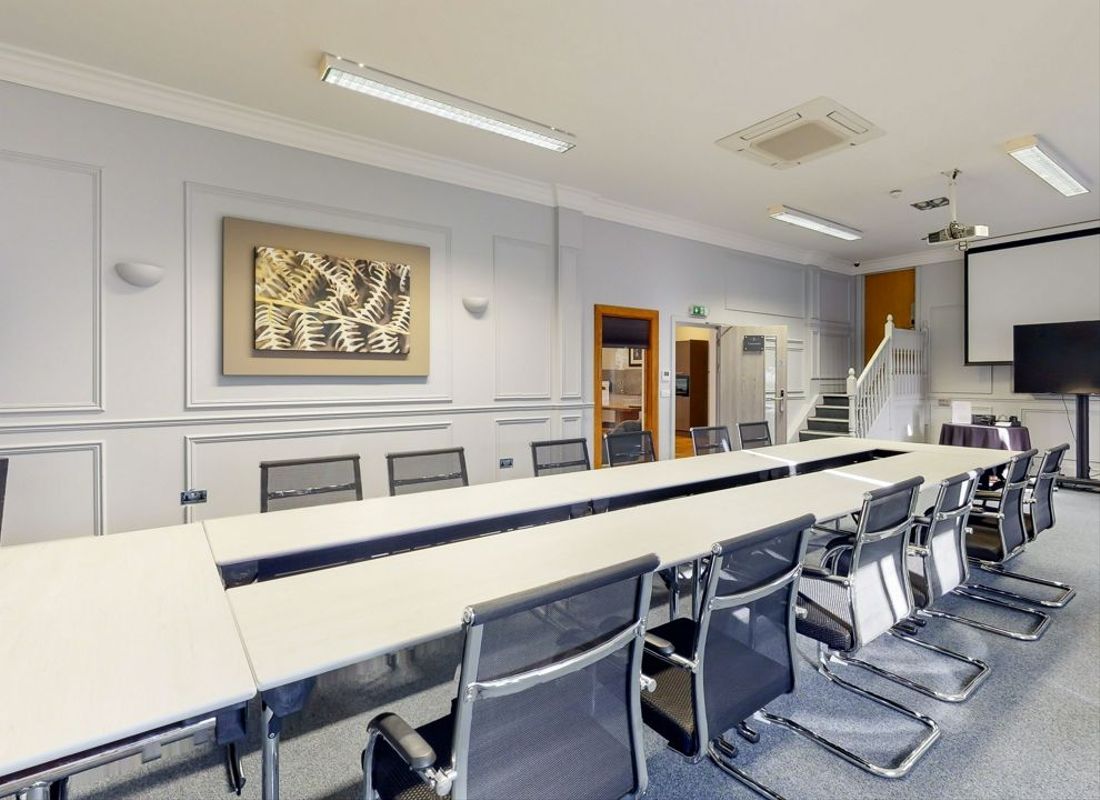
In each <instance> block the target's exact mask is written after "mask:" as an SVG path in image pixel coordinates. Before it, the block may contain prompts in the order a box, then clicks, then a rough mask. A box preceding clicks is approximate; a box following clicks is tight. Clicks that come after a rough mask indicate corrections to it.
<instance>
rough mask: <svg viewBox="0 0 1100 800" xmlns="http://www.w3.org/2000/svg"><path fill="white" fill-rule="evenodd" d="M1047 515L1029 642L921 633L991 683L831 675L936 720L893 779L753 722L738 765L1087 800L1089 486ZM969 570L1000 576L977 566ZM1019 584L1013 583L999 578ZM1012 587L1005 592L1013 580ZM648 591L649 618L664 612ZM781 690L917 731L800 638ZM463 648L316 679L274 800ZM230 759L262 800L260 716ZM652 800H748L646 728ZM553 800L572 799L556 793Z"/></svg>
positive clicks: (958, 792)
mask: <svg viewBox="0 0 1100 800" xmlns="http://www.w3.org/2000/svg"><path fill="white" fill-rule="evenodd" d="M1056 508H1057V511H1058V525H1057V527H1056V528H1054V529H1053V530H1051V531H1048V532H1047V533H1045V534H1044V535H1043V536H1042V537H1041V538H1040V540H1039V541H1038V542H1036V543H1035V544H1034V545H1032V546H1031V548H1029V550H1028V551H1027V553H1025V554H1024V555H1023V556H1021V557H1020V558H1018V559H1016V561H1015V562H1014V563H1013V569H1015V570H1018V571H1020V572H1025V573H1030V574H1034V575H1038V576H1043V577H1049V578H1056V579H1059V580H1063V581H1066V582H1068V583H1070V584H1072V585H1074V586H1075V587H1076V588H1077V590H1078V594H1077V597H1076V598H1075V599H1074V600H1073V601H1072V602H1071V603H1070V604H1069V605H1068V606H1067V607H1065V608H1063V609H1056V610H1054V611H1052V616H1053V617H1054V622H1053V624H1052V626H1051V628H1050V629H1049V630H1048V632H1047V634H1046V635H1045V636H1044V637H1043V638H1042V639H1040V640H1039V641H1038V642H1033V643H1028V642H1017V641H1012V640H1009V639H1005V638H1003V637H998V636H994V635H991V634H988V633H983V632H980V631H978V630H974V629H972V628H968V627H965V626H962V625H957V624H954V623H951V622H946V621H941V620H933V621H931V622H929V624H928V626H927V628H926V629H925V631H924V632H923V634H922V637H923V638H925V639H927V640H928V641H933V642H936V643H940V644H943V645H945V646H947V647H950V648H952V649H955V650H958V651H961V652H965V653H968V654H970V655H973V656H976V657H978V658H981V659H983V660H985V661H986V662H988V663H989V664H990V666H991V667H992V668H993V672H992V674H991V675H990V676H989V679H988V680H987V681H986V682H985V684H984V685H983V686H981V687H980V688H979V689H978V691H977V693H976V694H975V695H974V696H973V697H972V699H971V700H970V701H969V702H967V703H964V704H960V705H952V704H946V703H941V702H938V701H936V700H933V699H931V698H928V697H924V696H922V695H918V694H915V693H913V692H911V691H908V690H906V689H904V688H901V687H899V686H897V685H895V684H893V683H890V682H888V681H884V680H882V679H880V678H876V677H875V676H872V675H870V674H867V673H864V672H862V671H860V670H855V669H851V668H846V667H840V668H838V669H840V670H843V671H844V673H843V674H844V676H845V677H846V678H850V679H851V680H853V682H856V683H858V684H860V685H862V686H866V687H868V688H871V689H873V690H875V691H878V692H880V693H881V694H884V695H886V696H888V697H891V698H894V699H896V700H898V701H899V702H902V703H904V704H906V705H908V706H910V707H911V708H913V709H916V710H917V711H920V712H922V713H924V714H927V715H929V716H931V717H933V718H934V719H935V720H937V721H938V722H939V723H940V725H941V727H942V729H943V735H942V737H941V739H940V740H939V741H938V742H937V743H936V744H935V745H934V746H933V747H932V749H931V750H930V751H929V752H928V753H927V755H926V756H925V758H924V759H923V760H922V761H921V762H920V763H918V764H917V766H916V767H915V768H914V770H913V771H912V773H910V775H909V776H908V777H906V778H904V779H902V780H893V781H891V780H885V779H881V778H875V777H873V776H871V775H868V774H866V773H864V772H862V771H861V770H859V769H857V768H855V767H854V766H851V765H850V764H847V763H845V762H843V761H841V760H839V759H838V758H836V757H835V756H833V755H831V754H829V753H827V752H825V751H824V750H822V749H821V748H819V747H817V746H816V745H814V744H812V743H811V742H808V741H806V740H804V739H802V738H800V737H798V736H797V735H795V734H793V733H790V732H789V731H786V730H783V729H781V728H776V727H770V726H767V725H757V726H756V727H757V728H758V729H759V731H760V733H761V740H760V743H759V744H757V745H748V744H745V743H743V742H742V741H741V740H740V739H739V738H737V737H734V741H735V742H736V743H737V744H738V746H739V748H740V751H741V754H740V755H739V757H738V759H737V761H738V763H739V765H740V766H741V767H742V768H743V769H745V770H746V771H748V772H749V773H750V774H751V775H753V776H754V777H755V778H757V779H758V780H760V781H762V782H763V783H765V784H766V785H769V786H771V787H772V788H774V789H775V790H776V791H778V792H780V793H781V794H783V795H785V796H786V797H788V798H791V800H794V799H795V798H834V797H845V798H921V799H922V800H927V799H929V798H966V799H967V800H974V799H976V798H978V799H980V798H998V799H1001V800H1014V799H1015V798H1019V800H1036V798H1050V799H1051V800H1054V799H1055V798H1057V799H1059V800H1062V799H1063V798H1081V799H1082V800H1086V799H1087V800H1093V799H1095V798H1100V495H1095V494H1085V493H1081V492H1071V491H1061V492H1059V493H1058V494H1057V495H1056ZM975 577H976V579H977V580H980V581H982V582H986V583H990V584H1004V581H1003V580H1002V579H998V578H995V577H989V576H985V575H983V574H982V573H975ZM1013 583H1017V582H1013ZM1018 587H1019V584H1018V583H1017V585H1016V586H1014V587H1013V588H1018ZM659 600H660V598H656V602H655V606H654V612H653V619H652V621H651V624H657V623H659V622H661V621H663V617H664V616H666V615H667V612H665V611H664V610H663V609H664V606H663V604H661V603H660V602H659ZM942 607H943V608H944V609H945V610H955V611H957V612H958V613H962V614H966V615H968V616H972V617H978V618H981V619H984V620H987V621H991V622H994V623H1000V624H1005V625H1021V624H1026V623H1025V622H1024V621H1023V620H1020V619H1017V618H1014V615H1011V614H1009V613H1007V612H1001V611H999V610H997V609H993V608H989V607H984V606H983V605H981V604H977V603H973V602H969V601H965V600H962V599H956V598H949V599H946V600H944V601H943V603H942ZM800 647H801V648H802V649H803V651H804V655H805V656H806V658H805V659H803V663H802V664H801V666H800V671H799V676H798V678H799V685H798V689H797V691H796V692H795V694H793V695H790V696H788V697H785V698H782V699H781V700H778V701H776V702H774V703H773V704H771V706H769V710H771V711H773V712H775V713H778V714H781V715H785V716H790V717H792V718H794V719H797V720H798V721H799V722H802V723H803V724H805V725H807V726H808V727H810V728H813V729H815V730H817V731H818V732H819V733H822V734H823V735H826V736H828V737H830V738H835V739H837V740H838V741H840V742H842V743H844V744H845V745H846V746H849V747H851V748H853V749H856V750H857V751H859V752H862V753H866V754H868V755H870V756H873V757H875V756H877V757H878V758H884V759H889V758H891V757H892V756H893V754H894V753H896V752H897V750H898V749H900V748H904V747H907V746H909V745H910V744H911V743H913V742H914V741H916V739H917V737H919V736H920V734H921V729H920V728H919V726H917V725H915V724H914V723H913V722H912V721H910V720H906V719H904V718H902V717H900V716H898V715H896V714H894V713H892V712H890V711H888V710H886V709H884V708H882V707H881V706H878V705H876V704H874V703H872V702H870V701H868V700H866V699H863V698H860V697H858V696H856V695H854V694H851V693H849V692H846V691H844V690H843V689H841V688H838V687H836V686H834V685H832V684H830V683H829V682H828V681H826V680H825V679H824V678H822V677H821V676H820V675H819V674H817V673H816V672H815V671H814V669H813V668H812V666H811V662H810V659H811V658H812V656H813V653H814V649H813V643H812V642H810V641H809V640H800ZM460 651H461V642H460V640H459V639H458V638H457V637H452V638H450V639H447V640H444V641H440V642H434V643H432V644H430V645H425V646H422V647H420V648H417V649H416V651H415V652H413V653H411V654H408V653H406V654H402V656H401V661H400V663H399V667H398V669H396V670H392V669H390V668H388V667H387V666H386V664H385V663H384V662H382V661H378V662H372V663H368V664H363V665H360V666H358V667H355V668H350V669H346V670H341V671H339V672H336V673H332V674H329V675H325V676H322V678H321V679H320V681H319V683H318V687H317V691H316V692H315V693H314V695H313V697H312V699H311V701H310V703H309V705H308V707H307V709H306V711H305V712H303V713H302V714H300V715H298V716H296V717H294V718H292V719H290V720H289V721H288V723H287V726H286V730H285V733H284V739H283V746H282V751H281V759H282V797H283V798H285V800H351V799H352V798H355V797H357V789H358V784H359V779H360V769H359V762H358V758H359V752H360V750H361V749H362V746H363V740H364V728H365V726H366V723H367V721H368V720H369V719H370V717H371V716H373V715H374V714H375V713H377V712H378V711H380V710H383V709H389V710H394V711H397V712H399V713H401V714H402V715H403V716H404V717H405V718H406V719H408V720H409V721H410V722H411V723H413V724H414V725H415V724H420V723H423V722H426V721H428V720H430V719H433V718H435V717H437V716H440V715H442V714H444V713H446V712H447V710H448V708H449V706H450V701H451V698H452V697H453V696H454V692H455V685H454V679H455V677H456V666H457V664H458V658H459V655H460ZM865 656H866V657H867V658H868V659H870V660H874V661H876V662H877V663H880V664H881V665H883V666H886V667H888V668H890V669H893V670H894V671H897V672H900V673H902V674H905V675H907V676H909V677H913V678H916V679H919V680H922V681H926V682H930V683H933V684H936V685H938V686H944V687H949V686H950V685H951V683H952V681H956V680H958V679H960V678H962V677H965V676H966V674H967V671H966V669H965V668H964V669H959V668H957V667H956V666H953V665H948V664H944V663H942V662H941V660H940V659H938V658H937V657H935V656H933V655H930V654H926V653H925V652H924V651H923V650H921V649H919V648H914V647H912V646H911V645H909V644H907V643H905V642H900V641H897V640H893V639H891V638H890V637H884V639H880V640H878V641H876V642H874V643H873V644H872V645H871V646H870V647H869V648H867V649H866V650H865ZM250 728H251V731H252V735H251V737H250V740H249V743H248V746H247V748H246V751H245V755H244V768H245V773H246V776H247V778H248V785H247V786H246V787H245V791H244V797H245V798H248V799H249V800H256V799H257V798H259V797H260V780H259V767H260V761H259V750H258V739H257V736H256V731H257V730H258V728H259V726H258V719H257V716H256V711H255V709H253V714H252V719H251V721H250ZM646 751H647V754H648V768H649V780H650V785H649V793H648V795H647V797H648V798H651V799H652V800H702V799H703V798H752V797H755V796H756V795H754V794H753V793H752V792H750V791H749V790H748V789H746V788H745V787H743V786H741V785H740V784H738V783H736V782H735V781H733V780H731V779H729V778H728V777H726V776H725V775H724V774H723V773H721V772H720V771H719V770H718V769H717V768H715V767H714V766H713V765H712V764H710V763H709V762H706V761H704V762H701V763H698V764H689V763H687V762H685V761H683V760H682V759H680V758H679V757H678V756H677V755H676V754H675V753H673V752H672V751H671V750H669V749H668V748H667V747H665V745H664V743H663V742H662V741H661V740H660V739H659V737H657V736H655V735H654V734H653V733H652V732H651V731H648V730H647V731H646ZM228 796H231V795H228V794H227V787H226V783H225V773H224V768H223V766H222V762H221V760H220V757H219V754H218V752H216V751H215V749H214V748H213V747H211V746H209V745H205V746H198V747H195V746H191V745H190V744H181V745H174V746H173V747H172V748H166V749H165V754H164V757H163V758H161V759H160V760H157V761H153V762H150V763H148V764H138V763H126V764H121V765H113V766H111V767H108V768H104V769H101V770H98V771H96V772H94V773H88V774H86V775H83V776H79V777H78V778H76V779H74V781H73V783H72V786H71V790H70V797H71V798H72V799H73V800H130V799H131V798H165V799H166V800H204V799H205V798H225V797H228ZM562 800H571V799H567V798H562Z"/></svg>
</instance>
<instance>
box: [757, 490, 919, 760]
mask: <svg viewBox="0 0 1100 800" xmlns="http://www.w3.org/2000/svg"><path fill="white" fill-rule="evenodd" d="M923 482H924V480H923V478H920V477H914V478H909V479H908V480H905V481H901V482H900V483H896V484H894V485H892V486H886V487H883V488H881V489H875V490H874V491H871V492H867V493H866V494H865V495H864V500H863V508H862V513H861V514H860V518H859V526H858V528H857V529H856V532H855V538H854V539H853V541H852V544H850V545H848V544H843V545H840V546H839V547H841V548H848V549H847V551H846V552H839V553H837V554H835V557H834V558H831V559H828V558H827V559H826V560H824V561H823V562H822V563H823V564H828V563H832V564H833V565H834V566H833V568H832V569H826V568H822V567H814V566H810V565H805V564H804V565H803V567H802V577H801V578H800V580H799V587H798V594H799V597H798V605H799V614H798V621H797V626H798V632H799V633H801V634H803V635H804V636H808V637H810V638H811V639H815V640H817V642H818V656H817V669H818V672H819V673H821V675H822V676H824V677H825V678H826V679H827V680H829V681H830V682H832V683H834V684H836V685H837V686H840V687H841V688H843V689H846V690H848V691H850V692H853V693H854V694H857V695H860V696H861V697H866V698H867V699H869V700H873V701H874V702H876V703H878V704H879V705H881V706H883V707H885V708H887V709H890V710H891V711H894V712H897V713H898V714H901V715H903V716H905V717H907V718H908V719H911V720H913V721H915V722H917V723H919V724H920V725H921V726H923V727H924V728H925V733H924V736H923V737H922V738H921V740H920V742H919V743H918V744H916V746H914V747H911V748H909V749H908V750H907V751H904V752H902V753H900V754H899V755H898V756H897V757H896V758H895V759H894V760H893V761H892V762H890V763H886V764H879V763H875V762H873V761H871V760H870V759H869V758H867V757H865V756H862V755H859V754H858V753H855V752H853V751H852V750H849V749H848V748H846V747H844V746H842V745H840V744H837V743H836V742H833V741H830V740H829V739H826V738H825V737H823V736H821V735H819V734H816V733H814V732H813V731H810V730H808V729H807V728H806V727H805V726H803V725H802V724H801V723H799V722H797V721H795V720H792V719H787V718H784V717H778V716H775V715H774V714H768V713H765V714H762V715H761V718H762V719H763V720H764V721H766V722H771V723H773V724H777V725H781V726H783V727H785V728H788V729H789V730H793V731H795V732H796V733H798V734H799V735H801V736H804V737H805V738H807V739H809V740H810V741H812V742H816V743H817V744H819V745H821V746H822V747H824V748H825V749H826V750H828V751H830V752H831V753H833V754H834V755H837V756H839V757H840V758H843V759H844V760H845V761H848V762H849V763H852V764H855V765H856V766H857V767H859V768H860V769H863V770H865V771H867V772H870V773H871V774H873V775H878V776H880V777H883V778H901V777H904V776H905V775H906V774H908V773H909V771H910V770H911V769H912V768H913V765H914V764H916V763H917V761H919V760H920V758H921V756H923V755H924V754H925V753H926V752H927V751H928V748H930V747H931V746H932V745H933V744H934V743H935V742H936V740H937V739H938V738H939V736H940V728H939V725H937V724H936V722H935V720H933V719H931V718H930V717H927V716H925V715H924V714H920V713H918V712H916V711H914V710H913V709H911V708H908V707H906V706H904V705H902V704H901V703H898V702H896V701H894V700H890V699H888V698H886V697H883V696H882V695H880V694H876V693H875V692H872V691H871V690H869V689H865V688H863V687H861V686H857V685H856V684H854V683H850V682H848V681H847V680H845V679H844V678H842V677H840V676H839V675H838V674H836V673H835V672H834V671H833V670H832V669H831V668H830V665H831V664H847V665H850V666H855V667H860V668H862V669H865V670H868V671H870V672H872V673H873V674H875V675H878V676H880V677H885V678H889V679H890V680H893V681H895V682H898V683H902V684H903V685H907V686H909V685H910V683H911V682H908V681H907V679H905V678H903V677H901V676H899V675H895V674H894V673H892V672H889V671H888V670H885V669H883V668H881V667H878V666H876V665H873V664H870V662H868V661H865V660H863V659H861V658H858V657H857V654H858V653H859V651H860V649H861V648H862V647H863V646H864V645H866V644H869V643H870V642H871V641H873V640H874V639H876V638H878V637H879V636H881V635H882V634H884V633H888V632H890V630H891V629H892V628H893V627H894V626H895V625H897V624H898V623H899V622H903V621H904V620H906V619H908V617H909V616H910V614H912V613H913V597H912V593H911V591H910V588H909V571H908V568H907V565H906V555H907V549H908V545H909V533H910V529H911V528H912V525H913V509H914V506H915V504H916V501H917V494H918V492H919V490H920V486H921V484H922V483H923ZM815 531H816V532H820V533H824V534H827V535H834V534H835V533H836V532H835V531H833V530H830V529H816V528H815ZM828 555H830V554H827V556H828ZM910 688H915V687H912V686H910Z"/></svg>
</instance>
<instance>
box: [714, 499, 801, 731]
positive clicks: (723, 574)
mask: <svg viewBox="0 0 1100 800" xmlns="http://www.w3.org/2000/svg"><path fill="white" fill-rule="evenodd" d="M813 522H814V518H813V517H812V516H809V515H807V516H804V517H799V518H798V519H793V520H790V521H788V522H784V523H781V524H779V525H774V526H772V527H769V528H765V529H764V530H761V531H758V532H756V533H754V534H752V535H750V536H742V537H739V538H737V539H731V540H728V541H725V542H721V543H720V544H717V545H715V546H714V549H713V551H712V552H713V556H712V558H711V562H710V571H709V574H708V577H707V584H706V588H705V590H704V595H703V602H702V606H701V607H702V611H701V613H700V617H699V629H698V642H699V652H698V660H699V665H700V666H699V670H698V671H699V673H700V674H699V676H698V677H697V680H698V681H700V682H701V685H702V692H701V693H700V692H698V691H697V694H701V699H702V701H703V706H704V708H703V709H702V712H701V713H698V712H697V714H696V716H697V719H699V720H700V724H699V731H700V733H699V740H700V741H701V743H702V744H704V745H705V744H706V743H707V742H709V741H710V740H711V739H713V738H715V737H717V736H720V735H722V734H723V733H724V732H725V731H728V730H729V729H730V728H732V727H734V726H735V725H737V724H738V723H739V722H742V721H743V720H746V719H748V718H749V717H751V716H752V715H753V714H754V713H756V712H757V711H759V710H760V709H762V708H764V706H766V705H767V704H768V703H770V702H771V701H772V700H774V699H776V698H777V697H779V696H781V695H784V694H787V693H789V692H792V691H794V687H795V673H796V671H797V669H796V666H795V664H796V661H795V659H796V658H797V654H798V651H797V649H796V647H795V618H794V611H795V605H796V604H795V597H796V595H797V590H798V576H799V572H800V570H801V563H802V558H803V556H804V555H805V552H806V542H807V540H808V538H809V529H810V526H811V525H812V524H813Z"/></svg>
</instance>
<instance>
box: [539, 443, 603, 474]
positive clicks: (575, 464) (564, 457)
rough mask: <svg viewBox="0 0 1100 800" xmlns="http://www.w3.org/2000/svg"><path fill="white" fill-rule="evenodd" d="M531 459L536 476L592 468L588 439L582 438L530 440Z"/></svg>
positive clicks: (583, 470) (582, 470)
mask: <svg viewBox="0 0 1100 800" xmlns="http://www.w3.org/2000/svg"><path fill="white" fill-rule="evenodd" d="M531 460H532V462H534V467H535V477H536V478H538V477H540V476H542V475H558V474H560V473H563V472H585V471H587V470H590V469H592V463H591V461H589V459H588V440H587V439H583V438H582V439H555V440H551V441H545V442H531Z"/></svg>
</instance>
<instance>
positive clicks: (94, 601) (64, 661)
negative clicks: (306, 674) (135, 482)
mask: <svg viewBox="0 0 1100 800" xmlns="http://www.w3.org/2000/svg"><path fill="white" fill-rule="evenodd" d="M255 693H256V687H255V684H254V683H253V681H252V675H251V673H250V671H249V668H248V661H247V660H246V658H245V654H244V652H243V650H242V647H241V642H240V638H239V636H238V634H237V630H236V626H235V624H234V621H233V616H232V614H231V613H230V611H229V605H228V603H227V601H226V597H225V592H224V590H223V589H222V585H221V581H220V579H219V576H218V571H217V569H216V567H215V566H214V562H213V560H212V559H211V556H210V550H209V547H208V546H207V543H206V538H205V536H204V535H203V531H202V527H201V526H199V525H181V526H177V527H171V528H162V529H156V530H146V531H135V532H133V533H120V534H115V535H111V536H96V537H89V538H80V539H66V540H60V541H55V542H46V543H42V544H27V545H19V546H15V547H0V775H7V774H11V773H14V772H18V771H21V770H23V769H26V768H29V767H34V766H38V765H40V764H44V763H46V762H48V761H51V760H53V759H57V758H62V757H64V756H68V755H72V754H74V753H78V752H80V751H83V750H86V749H89V748H92V747H98V746H100V745H104V744H108V743H111V742H114V741H117V740H119V739H122V738H125V737H127V736H132V735H135V734H138V733H143V732H147V731H149V730H152V729H155V728H158V727H161V726H164V725H170V724H173V723H176V722H180V721H183V720H185V719H189V718H193V717H197V716H201V715H204V714H207V713H210V712H212V711H216V710H218V709H221V708H225V707H228V706H232V705H235V704H237V703H240V702H244V701H246V700H248V699H249V698H250V697H252V696H253V695H254V694H255Z"/></svg>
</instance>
